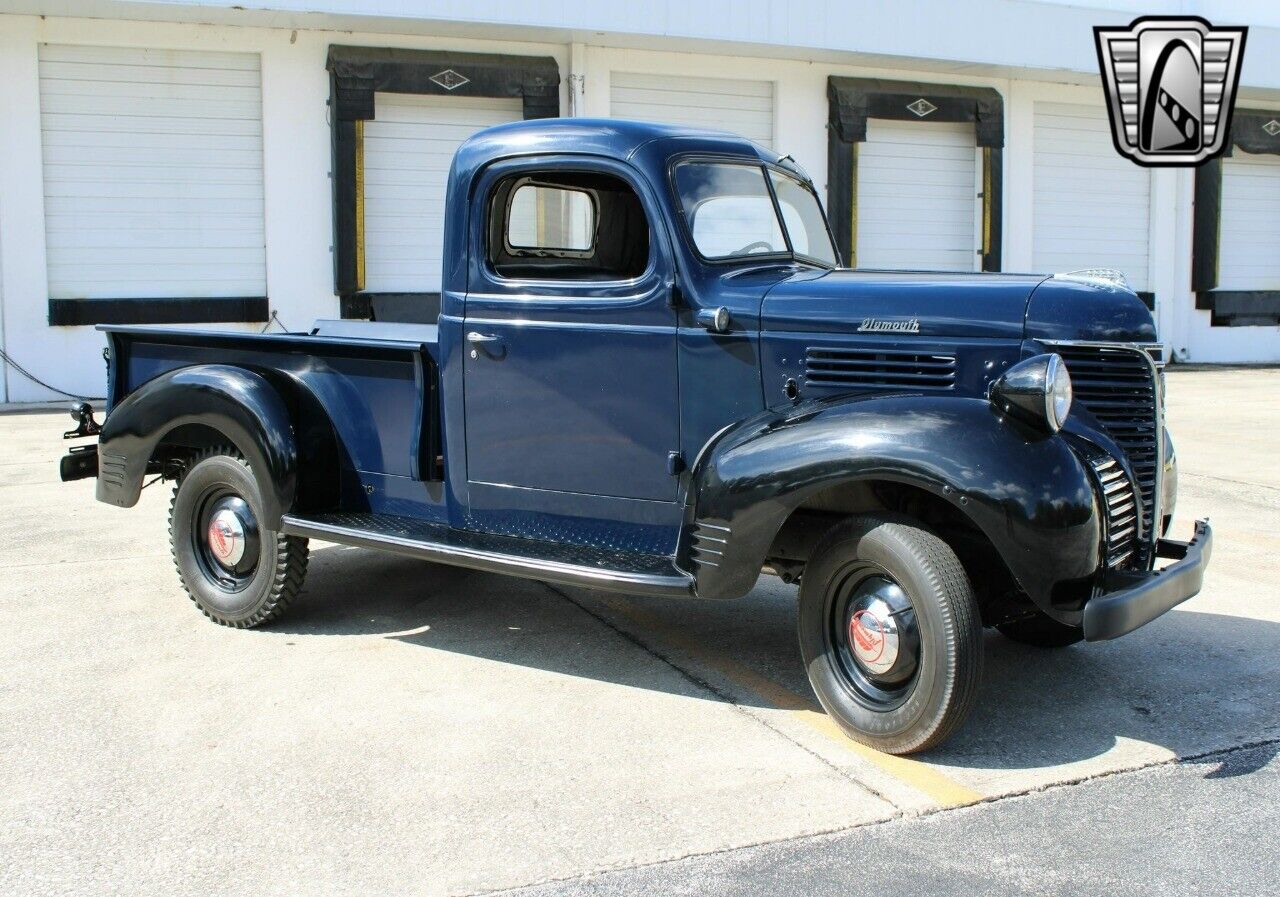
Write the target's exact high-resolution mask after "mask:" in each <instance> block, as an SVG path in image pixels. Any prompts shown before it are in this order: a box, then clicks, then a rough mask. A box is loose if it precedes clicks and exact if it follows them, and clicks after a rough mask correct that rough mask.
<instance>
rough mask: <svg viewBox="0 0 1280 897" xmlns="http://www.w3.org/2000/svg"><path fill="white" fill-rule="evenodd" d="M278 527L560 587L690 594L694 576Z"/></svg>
mask: <svg viewBox="0 0 1280 897" xmlns="http://www.w3.org/2000/svg"><path fill="white" fill-rule="evenodd" d="M280 531H281V532H283V533H285V534H287V535H290V536H302V537H305V538H308V539H324V540H325V541H328V542H337V543H339V544H342V545H354V546H356V547H358V548H373V549H378V550H381V551H390V552H392V553H394V554H401V555H405V556H407V557H414V558H419V559H421V560H426V561H432V562H434V563H438V564H451V565H453V566H455V567H467V568H470V569H472V570H484V571H486V572H489V573H503V574H507V575H509V576H521V577H524V578H525V579H542V580H547V581H550V582H556V583H559V584H561V585H580V586H586V587H589V588H595V589H606V590H609V591H616V592H627V593H630V594H636V595H664V596H674V597H681V596H683V597H688V596H690V595H692V594H693V578H692V577H691V576H689V575H688V574H680V573H676V572H675V567H674V566H673V567H672V571H673V572H672V573H671V575H670V576H667V575H659V574H655V573H639V572H635V571H629V570H609V569H602V568H599V567H586V566H582V565H579V564H568V563H564V562H561V561H548V560H542V559H539V558H532V557H523V556H520V555H513V554H503V553H500V552H496V551H485V550H483V549H478V548H467V547H464V546H459V545H448V544H446V543H443V542H433V541H426V540H421V541H420V540H417V539H409V538H405V537H403V536H395V535H390V534H386V533H375V532H369V531H367V530H362V529H357V528H355V527H349V526H341V525H338V524H333V523H319V522H316V521H312V520H306V519H303V518H300V517H297V516H294V515H292V514H286V515H284V517H283V518H282V519H281V522H280Z"/></svg>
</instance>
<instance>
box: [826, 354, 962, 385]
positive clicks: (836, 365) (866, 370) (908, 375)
mask: <svg viewBox="0 0 1280 897" xmlns="http://www.w3.org/2000/svg"><path fill="white" fill-rule="evenodd" d="M804 379H805V383H806V384H807V385H808V386H813V387H827V388H836V389H910V390H941V389H952V388H954V387H955V383H956V357H955V356H954V355H947V354H939V353H935V352H911V351H898V350H891V349H844V348H833V347H822V346H811V347H810V348H809V349H808V350H807V351H806V352H805V359H804Z"/></svg>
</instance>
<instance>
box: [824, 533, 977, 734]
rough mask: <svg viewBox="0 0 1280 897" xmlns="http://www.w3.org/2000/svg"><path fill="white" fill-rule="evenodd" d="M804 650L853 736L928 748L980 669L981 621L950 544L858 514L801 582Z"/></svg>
mask: <svg viewBox="0 0 1280 897" xmlns="http://www.w3.org/2000/svg"><path fill="white" fill-rule="evenodd" d="M799 635H800V653H801V656H802V657H803V659H804V663H805V667H806V669H807V670H808V673H809V681H810V683H812V685H813V690H814V692H815V693H816V694H817V696H818V700H819V701H820V702H821V703H822V706H823V707H824V708H826V710H827V712H828V713H829V714H831V716H832V717H833V718H834V719H835V721H836V722H837V723H839V725H840V727H841V728H842V729H843V730H844V731H845V732H846V733H847V734H848V735H849V737H851V738H853V739H854V740H856V741H860V742H862V743H863V744H867V745H870V746H871V747H874V748H876V749H877V750H881V751H885V752H887V753H890V754H910V753H914V752H916V751H923V750H927V749H928V748H931V747H934V746H935V745H937V744H940V743H941V742H942V741H944V740H945V739H946V738H947V737H949V736H950V735H951V734H952V733H953V732H954V731H955V730H956V729H957V728H958V727H959V726H960V724H961V723H962V722H963V721H964V718H965V717H966V716H967V715H968V713H969V710H970V708H971V707H972V706H973V702H974V699H975V697H976V695H977V691H978V683H979V680H980V679H981V674H982V623H981V620H980V617H979V614H978V607H977V603H976V601H975V600H974V597H973V589H972V587H971V586H970V584H969V577H968V576H967V575H966V574H965V571H964V568H963V567H962V566H961V564H960V560H959V559H958V558H957V557H956V555H955V552H954V551H952V550H951V547H950V546H949V545H947V543H946V542H944V541H942V540H941V539H940V538H938V537H937V536H936V535H934V534H933V533H931V532H929V531H928V530H926V529H923V528H921V527H920V526H919V525H917V524H916V523H915V522H913V521H912V520H910V519H909V518H905V517H883V518H872V517H855V518H852V519H850V520H847V521H845V522H844V523H842V524H840V525H839V526H837V527H835V528H834V529H832V530H831V531H830V532H829V533H827V535H826V536H824V537H823V539H822V540H821V542H820V543H819V544H818V546H817V547H816V548H815V549H814V552H813V555H812V556H811V557H810V559H809V562H808V564H807V565H806V567H805V571H804V575H803V577H802V578H801V581H800V614H799Z"/></svg>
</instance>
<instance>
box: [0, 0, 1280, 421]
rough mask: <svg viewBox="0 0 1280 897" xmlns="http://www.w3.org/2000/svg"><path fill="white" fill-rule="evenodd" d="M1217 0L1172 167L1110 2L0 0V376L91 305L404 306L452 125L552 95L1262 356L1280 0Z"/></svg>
mask: <svg viewBox="0 0 1280 897" xmlns="http://www.w3.org/2000/svg"><path fill="white" fill-rule="evenodd" d="M1221 5H1222V9H1221V10H1220V11H1219V10H1217V9H1215V7H1216V6H1218V4H1215V3H1213V2H1206V3H1202V4H1199V5H1198V9H1199V11H1200V12H1202V13H1203V14H1204V15H1206V16H1207V17H1208V18H1209V19H1210V20H1212V21H1214V22H1215V24H1247V25H1249V26H1250V34H1249V38H1248V45H1247V48H1246V53H1245V59H1244V65H1243V69H1242V78H1241V85H1240V91H1239V97H1238V100H1237V104H1236V105H1237V113H1236V116H1235V120H1234V122H1233V125H1232V130H1231V134H1230V135H1229V138H1228V139H1229V144H1230V149H1229V151H1228V154H1227V155H1226V156H1225V157H1223V158H1221V159H1218V160H1215V161H1213V162H1211V163H1208V164H1206V165H1205V166H1202V167H1201V168H1199V169H1196V170H1190V169H1148V168H1143V167H1140V166H1137V165H1135V164H1133V163H1132V162H1130V161H1128V160H1127V159H1124V158H1122V157H1121V156H1120V155H1119V154H1117V152H1116V151H1115V149H1114V147H1113V146H1112V143H1111V136H1110V130H1109V125H1108V121H1107V117H1106V111H1105V106H1104V99H1103V94H1102V90H1101V86H1100V82H1099V78H1098V74H1097V59H1096V55H1095V50H1094V45H1093V32H1092V28H1093V26H1095V25H1125V24H1127V22H1128V19H1129V18H1130V17H1131V16H1130V14H1129V13H1127V12H1117V11H1116V10H1115V9H1113V8H1112V7H1113V4H1106V3H1102V2H1101V0H1099V2H1098V5H1097V6H1096V7H1093V8H1090V7H1089V6H1088V5H1087V4H1086V5H1079V4H1068V3H1066V2H1041V3H1029V2H1018V0H971V2H967V3H963V4H955V3H950V2H946V0H917V2H915V3H913V4H911V8H912V15H911V16H910V17H907V16H904V15H900V14H897V13H891V12H890V11H888V10H887V8H886V7H884V6H883V5H881V4H879V3H873V2H869V0H868V2H858V0H853V2H846V3H841V4H835V5H833V4H828V3H825V2H819V0H795V2H791V3H776V4H775V3H767V4H761V5H756V4H747V5H743V6H741V8H739V7H736V6H735V7H731V8H721V7H719V6H718V5H713V4H688V3H678V2H657V3H651V4H647V5H645V6H644V7H643V8H641V7H637V6H635V5H633V4H624V3H620V2H605V3H597V4H577V5H567V6H566V5H564V4H555V3H549V2H536V0H535V2H526V3H520V4H516V3H512V2H508V0H494V2H489V3H479V4H472V5H470V6H450V7H448V10H449V12H448V14H447V15H445V14H444V13H439V12H432V13H431V15H430V17H424V16H423V14H422V7H421V5H420V4H417V3H413V2H410V0H366V2H357V0H289V2H284V0H280V2H273V0H266V2H265V3H263V4H257V5H256V6H257V8H255V9H251V10H246V9H243V8H241V7H240V6H238V5H236V4H233V3H230V2H226V3H224V2H210V0H173V2H126V0H120V2H107V0H59V2H57V3H54V2H50V0H12V2H9V3H7V4H6V9H8V10H10V11H9V12H5V13H0V85H3V87H2V89H0V117H2V118H0V120H3V122H4V123H5V127H4V128H0V348H2V349H3V353H4V356H3V358H2V359H0V370H2V371H3V377H2V380H0V384H2V385H0V402H7V403H20V402H34V401H47V400H52V399H57V398H59V397H61V395H62V394H73V395H80V396H90V397H96V396H100V395H102V394H103V390H104V387H105V384H104V371H103V365H102V360H101V349H102V346H103V344H104V341H103V338H102V335H101V334H100V333H98V332H97V331H96V330H95V329H94V325H97V324H103V323H121V322H124V323H146V324H156V325H168V326H176V327H191V326H209V325H216V326H218V327H225V328H232V329H246V330H247V329H259V330H260V329H264V328H277V327H284V328H287V329H294V330H297V329H304V328H306V327H309V326H310V324H311V322H312V321H313V320H315V319H317V318H325V317H339V316H342V317H354V318H360V317H369V316H377V317H382V318H404V317H415V316H416V317H421V316H428V317H429V316H430V315H431V314H432V313H433V310H434V309H435V308H436V307H438V301H439V297H438V291H439V289H440V272H441V264H442V259H441V243H442V239H441V237H442V234H441V218H442V213H443V199H444V186H445V178H446V175H447V171H448V166H449V161H450V158H451V156H452V153H453V151H454V149H455V148H456V147H457V146H458V144H459V143H460V142H461V141H463V140H465V139H466V138H467V137H468V136H469V135H470V134H472V133H474V132H475V131H477V130H479V129H481V128H485V127H488V126H490V125H494V124H499V123H502V122H507V121H514V120H519V119H523V118H537V117H550V116H560V115H563V116H593V117H601V116H602V117H623V118H638V119H650V120H661V121H668V122H677V123H688V124H692V125H698V126H708V127H717V128H724V129H728V130H732V131H735V132H737V133H740V134H743V135H745V136H747V137H749V138H750V139H752V140H754V141H756V142H757V143H760V144H762V145H764V146H768V147H772V148H774V149H775V150H777V151H779V152H783V153H790V154H791V155H792V156H794V158H795V159H796V160H797V161H798V162H799V163H800V164H801V165H802V166H803V167H805V168H806V169H807V170H808V171H809V172H810V173H811V174H812V175H813V177H814V180H815V183H816V184H817V186H818V188H819V193H820V195H821V196H822V198H823V200H824V202H825V203H826V204H827V207H828V210H829V212H830V214H831V217H832V223H833V230H834V231H835V233H836V235H837V238H838V241H839V242H840V244H841V245H840V249H841V252H842V253H843V254H844V256H845V260H846V262H848V263H851V264H855V265H857V266H860V267H906V268H927V269H935V270H951V271H984V270H985V271H1026V270H1033V271H1044V272H1054V271H1067V270H1075V269H1080V268H1084V267H1098V266H1106V267H1114V268H1118V269H1120V270H1122V271H1123V272H1124V273H1125V275H1126V276H1127V277H1128V279H1129V281H1130V283H1131V284H1132V285H1133V286H1134V288H1135V289H1136V290H1138V291H1139V292H1140V294H1141V295H1142V296H1143V298H1144V299H1145V300H1146V301H1147V302H1148V303H1149V304H1150V305H1151V306H1152V308H1153V309H1154V310H1155V313H1156V317H1157V322H1158V325H1159V328H1160V335H1161V339H1162V340H1163V341H1164V342H1165V344H1166V348H1167V350H1168V351H1169V352H1170V353H1171V355H1172V357H1173V358H1175V359H1176V360H1179V361H1187V362H1218V363H1230V362H1280V215H1278V214H1277V213H1276V211H1275V210H1276V209H1277V208H1280V11H1269V10H1267V9H1265V8H1261V7H1259V8H1258V9H1257V10H1256V11H1255V13H1254V15H1255V17H1256V19H1257V21H1250V22H1245V23H1239V22H1233V21H1230V20H1229V16H1230V15H1231V14H1232V13H1233V12H1234V11H1235V10H1236V9H1237V7H1236V6H1235V5H1234V4H1225V3H1224V4H1221ZM1181 7H1182V4H1179V3H1176V2H1173V0H1168V2H1159V0H1155V2H1153V3H1151V4H1148V6H1147V7H1146V8H1144V12H1146V13H1152V14H1154V13H1164V14H1176V13H1178V12H1180V11H1181ZM1219 19H1221V21H1219ZM912 23H915V24H912Z"/></svg>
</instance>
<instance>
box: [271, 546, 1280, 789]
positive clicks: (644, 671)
mask: <svg viewBox="0 0 1280 897" xmlns="http://www.w3.org/2000/svg"><path fill="white" fill-rule="evenodd" d="M566 596H567V597H566ZM270 631H275V632H287V633H293V634H297V635H306V636H381V637H386V638H395V639H398V640H400V641H403V642H406V643H410V644H415V645H420V646H423V647H427V648H431V649H434V650H440V651H449V652H455V653H459V654H465V655H467V656H470V657H475V658H480V659H487V660H493V661H495V662H499V663H504V664H519V665H523V666H527V667H532V668H536V669H541V670H544V671H547V672H552V673H557V674H562V675H569V676H575V677H582V678H587V679H592V680H596V681H601V682H606V683H611V684H615V685H619V686H624V687H632V688H645V689H660V690H663V691H667V692H671V693H675V694H680V695H682V696H687V697H691V698H695V699H702V700H708V701H716V702H719V701H723V700H724V699H725V698H724V697H722V695H723V694H727V695H729V696H730V697H731V699H732V700H733V701H734V702H735V703H738V704H741V705H745V706H748V707H765V708H767V707H773V706H775V705H773V704H771V703H769V702H767V701H765V700H763V699H761V698H760V696H758V695H757V694H756V693H755V692H753V691H752V690H751V688H750V680H751V675H747V676H742V677H735V676H734V675H733V670H734V669H741V670H746V671H749V673H750V674H753V675H754V676H764V677H766V678H768V679H770V680H772V681H773V682H775V683H777V684H778V685H781V686H783V687H785V688H786V689H788V690H790V691H792V692H794V693H795V694H796V695H798V696H801V697H802V698H803V699H804V700H806V701H811V702H812V701H813V694H812V690H811V689H810V687H809V684H808V680H807V678H806V676H805V672H804V669H803V667H802V665H801V663H800V659H799V653H798V650H797V648H796V633H795V592H794V589H791V588H788V587H786V586H783V585H782V584H781V583H780V582H778V581H777V580H773V579H769V578H763V579H762V580H761V581H760V583H759V584H758V585H757V587H756V589H755V590H754V591H753V592H752V593H751V594H750V595H749V596H747V597H746V598H744V599H742V600H740V601H729V602H715V601H697V600H689V601H681V600H673V599H655V598H642V597H630V596H616V595H604V594H601V593H595V592H589V591H585V590H576V589H564V590H561V589H554V590H553V589H552V588H550V587H548V586H546V585H543V584H541V583H536V582H529V581H524V580H520V579H515V578H511V577H504V576H497V575H492V574H486V573H480V572H477V571H471V570H464V569H461V568H454V567H445V566H438V565H433V564H427V563H424V562H421V561H413V560H409V559H404V558H397V557H391V556H387V555H385V554H378V553H373V552H367V551H361V550H358V549H351V548H342V547H336V546H334V547H328V546H326V547H320V548H316V549H314V550H313V552H312V560H311V570H310V573H309V576H308V583H307V587H306V590H305V591H304V593H303V595H302V596H301V597H300V598H299V600H298V602H297V604H295V606H294V607H293V608H292V609H291V612H290V613H289V614H288V615H287V616H286V617H285V618H284V619H282V620H280V621H279V622H278V623H276V624H274V625H273V626H272V627H270ZM673 632H677V633H679V638H680V643H681V644H680V647H678V648H673V647H672V646H671V644H670V635H671V633H673ZM691 646H692V647H691ZM655 655H657V656H655ZM660 658H662V659H660ZM984 660H985V673H984V678H983V685H982V689H981V692H980V694H979V697H978V701H977V704H976V706H975V708H974V711H973V713H972V715H971V716H970V718H969V720H968V722H967V724H966V725H965V726H964V728H963V729H962V730H961V731H960V732H959V733H957V735H955V736H954V737H953V738H952V739H951V740H950V741H949V742H947V743H946V744H945V745H943V746H942V747H941V748H939V749H937V750H935V751H932V752H930V753H929V754H927V755H922V757H921V759H926V760H928V761H929V762H932V763H937V764H939V765H942V766H944V767H959V768H975V769H976V768H982V769H1001V770H1018V769H1026V770H1033V769H1041V768H1045V767H1055V766H1062V765H1064V764H1071V763H1077V762H1080V761H1085V760H1089V759H1090V758H1094V757H1097V756H1099V755H1101V754H1104V753H1106V752H1107V751H1110V750H1111V749H1113V748H1114V747H1116V745H1117V743H1118V742H1120V741H1122V740H1130V741H1136V742H1142V743H1146V744H1150V745H1155V746H1157V747H1159V748H1163V749H1165V750H1167V751H1169V752H1170V754H1171V755H1173V756H1176V757H1179V758H1190V759H1193V760H1194V759H1197V758H1199V759H1200V761H1201V762H1204V763H1206V764H1208V765H1211V766H1212V767H1213V768H1212V769H1211V770H1210V772H1209V773H1208V776H1209V777H1221V776H1235V775H1242V774H1247V773H1249V772H1252V771H1254V770H1255V769H1257V768H1260V767H1261V766H1262V765H1265V763H1266V762H1267V761H1269V760H1270V759H1271V758H1272V757H1273V756H1275V755H1276V754H1277V753H1280V741H1278V740H1277V739H1280V697H1278V696H1277V690H1276V683H1277V682H1278V681H1280V624H1277V623H1273V622H1270V621H1265V620H1257V619H1250V618H1243V617H1232V616H1225V615H1220V614H1209V613H1197V612H1192V611H1180V610H1175V611H1172V612H1170V613H1168V614H1166V615H1165V616H1164V617H1162V618H1161V619H1159V620H1157V621H1155V622H1153V623H1151V624H1150V625H1148V626H1147V627H1144V628H1143V629H1141V630H1139V631H1137V632H1134V633H1132V634H1130V635H1128V636H1126V637H1124V638H1122V639H1118V640H1116V641H1112V642H1103V643H1094V644H1078V645H1074V646H1072V647H1070V648H1065V649H1059V650H1042V649H1037V648H1031V647H1027V646H1024V645H1019V644H1017V643H1014V642H1012V641H1009V640H1008V639H1005V638H1003V637H1001V636H999V635H998V634H996V633H994V632H992V631H988V633H987V637H986V654H985V657H984ZM672 666H675V667H676V668H678V669H679V670H680V671H681V672H680V674H677V673H676V672H675V670H673V669H672ZM704 668H710V669H714V670H716V671H718V672H717V673H716V674H714V675H713V676H712V679H713V680H714V681H716V683H717V686H718V687H717V689H716V691H711V690H709V689H707V688H705V687H703V686H702V685H700V684H698V683H699V682H700V681H704V680H705V679H706V675H705V672H704ZM726 671H727V672H726ZM717 692H720V693H719V694H718V693H717ZM814 706H815V707H816V702H814ZM1257 743H1266V744H1268V745H1269V748H1270V749H1269V750H1263V751H1260V752H1258V753H1257V757H1258V761H1257V763H1256V764H1246V765H1245V766H1243V767H1242V766H1241V765H1239V764H1232V765H1230V766H1227V765H1225V764H1222V763H1220V762H1219V761H1218V760H1216V759H1214V757H1213V756H1203V755H1212V754H1213V753H1214V752H1218V751H1222V750H1225V749H1230V748H1233V747H1238V746H1241V745H1246V744H1257ZM1096 771H1097V770H1096V769H1092V768H1091V769H1089V770H1087V771H1084V772H1082V774H1091V773H1093V772H1096Z"/></svg>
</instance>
